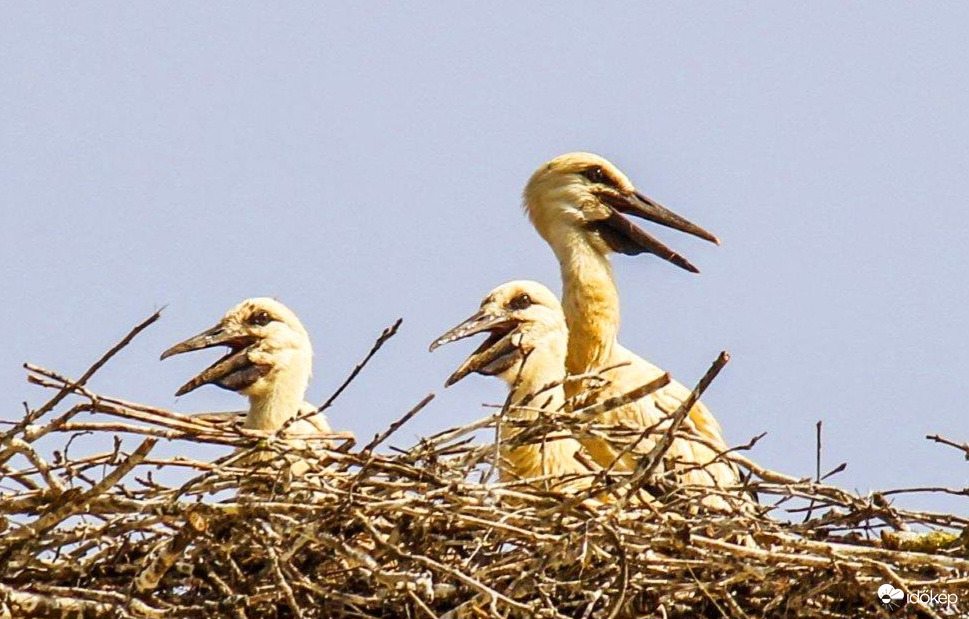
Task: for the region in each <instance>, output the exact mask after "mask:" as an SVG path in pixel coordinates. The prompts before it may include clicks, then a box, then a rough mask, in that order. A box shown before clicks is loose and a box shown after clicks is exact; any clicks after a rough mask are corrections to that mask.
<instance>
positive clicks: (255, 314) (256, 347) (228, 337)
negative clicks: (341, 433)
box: [161, 298, 331, 435]
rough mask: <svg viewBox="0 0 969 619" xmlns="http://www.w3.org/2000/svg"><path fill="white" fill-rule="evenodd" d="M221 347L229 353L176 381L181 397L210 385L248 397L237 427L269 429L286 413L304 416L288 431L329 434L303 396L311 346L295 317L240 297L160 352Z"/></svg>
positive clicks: (275, 305) (268, 302)
mask: <svg viewBox="0 0 969 619" xmlns="http://www.w3.org/2000/svg"><path fill="white" fill-rule="evenodd" d="M214 346H226V347H228V349H229V352H228V353H226V354H225V355H224V356H223V357H222V358H220V359H219V360H218V361H216V362H215V363H213V364H212V365H210V366H209V367H208V368H206V369H205V370H203V371H202V372H201V373H200V374H198V375H197V376H196V377H195V378H193V379H192V380H190V381H188V382H187V383H185V384H184V385H182V386H181V387H180V388H179V389H178V391H176V392H175V395H177V396H180V395H184V394H186V393H188V392H190V391H194V390H195V389H198V388H199V387H201V386H202V385H207V384H213V385H217V386H219V387H222V388H223V389H228V390H229V391H235V392H237V393H241V394H242V395H245V396H246V397H248V398H249V411H248V413H247V414H246V418H245V421H244V423H243V427H244V428H247V429H250V430H262V431H265V432H275V431H277V430H279V429H280V428H282V427H283V425H284V424H285V423H286V422H287V421H289V420H290V419H291V418H292V417H294V416H296V415H299V416H300V417H304V416H308V417H306V418H305V419H300V420H299V421H296V422H295V423H293V424H291V425H290V426H289V427H288V428H287V431H288V433H289V434H291V435H305V434H318V433H329V432H330V431H331V430H330V426H329V424H328V423H327V420H326V417H325V416H324V415H323V414H321V413H317V414H315V415H314V414H312V413H313V411H315V410H316V407H315V406H314V405H313V404H310V403H309V402H306V401H305V400H304V395H305V393H306V386H307V385H308V384H309V380H310V376H311V374H312V368H313V347H312V345H311V344H310V338H309V335H308V334H307V333H306V329H304V328H303V325H302V323H300V321H299V318H297V317H296V314H294V313H293V311H292V310H290V309H289V308H288V307H286V306H285V305H283V304H282V303H280V302H279V301H276V300H275V299H269V298H254V299H246V300H245V301H243V302H242V303H240V304H238V305H236V306H235V307H233V308H232V309H230V310H229V311H228V312H226V314H225V315H224V316H223V317H222V319H221V320H219V322H218V323H217V324H216V325H215V326H214V327H212V328H210V329H207V330H206V331H203V332H202V333H199V334H198V335H196V336H194V337H190V338H189V339H187V340H185V341H183V342H180V343H178V344H175V345H174V346H172V347H171V348H169V349H168V350H166V351H165V352H163V353H162V355H161V358H162V359H166V358H168V357H171V356H172V355H178V354H181V353H185V352H189V351H193V350H201V349H204V348H212V347H214Z"/></svg>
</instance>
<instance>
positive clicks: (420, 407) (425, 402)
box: [360, 393, 434, 453]
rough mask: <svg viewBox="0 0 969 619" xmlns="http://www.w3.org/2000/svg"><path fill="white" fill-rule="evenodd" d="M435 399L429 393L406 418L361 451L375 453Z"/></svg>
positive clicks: (405, 415) (408, 412)
mask: <svg viewBox="0 0 969 619" xmlns="http://www.w3.org/2000/svg"><path fill="white" fill-rule="evenodd" d="M433 399H434V394H433V393H429V394H427V395H426V396H424V399H422V400H421V401H420V402H418V403H417V404H415V405H414V407H413V408H411V409H410V410H409V411H407V412H406V413H404V416H403V417H401V418H400V419H398V420H397V421H395V422H393V423H392V424H390V427H388V428H387V429H386V430H385V431H384V432H382V433H380V434H378V435H376V436H375V437H374V439H373V440H372V441H370V442H369V443H367V444H366V445H365V446H364V447H363V449H361V450H360V451H361V452H363V453H369V452H371V451H373V450H374V449H375V448H376V447H377V446H378V445H380V444H381V443H383V442H384V441H386V440H387V439H388V438H390V436H391V435H392V434H393V433H394V432H396V431H397V430H399V429H400V427H401V426H402V425H404V424H405V423H407V422H408V421H410V420H411V419H412V418H413V417H414V415H416V414H417V413H419V412H421V410H423V408H424V407H425V406H427V405H428V404H430V403H431V400H433Z"/></svg>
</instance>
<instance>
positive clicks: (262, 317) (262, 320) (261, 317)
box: [246, 312, 273, 327]
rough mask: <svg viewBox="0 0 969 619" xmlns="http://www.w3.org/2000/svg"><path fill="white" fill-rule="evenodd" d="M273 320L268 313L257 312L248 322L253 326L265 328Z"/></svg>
mask: <svg viewBox="0 0 969 619" xmlns="http://www.w3.org/2000/svg"><path fill="white" fill-rule="evenodd" d="M272 320H273V319H272V316H270V315H269V313H268V312H256V313H255V314H253V315H252V316H250V317H249V320H247V321H246V322H248V323H249V324H251V325H256V326H258V327H265V326H266V325H268V324H269V323H270V322H272Z"/></svg>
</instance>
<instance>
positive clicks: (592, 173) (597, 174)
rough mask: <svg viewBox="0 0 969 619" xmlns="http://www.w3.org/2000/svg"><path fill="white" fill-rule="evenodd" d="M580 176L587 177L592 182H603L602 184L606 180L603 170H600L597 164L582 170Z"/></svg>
mask: <svg viewBox="0 0 969 619" xmlns="http://www.w3.org/2000/svg"><path fill="white" fill-rule="evenodd" d="M582 176H584V177H586V178H587V179H589V180H590V181H592V182H593V183H603V184H605V182H606V173H605V172H603V171H602V168H600V167H599V166H595V167H592V168H589V169H588V170H586V171H584V172H583V173H582Z"/></svg>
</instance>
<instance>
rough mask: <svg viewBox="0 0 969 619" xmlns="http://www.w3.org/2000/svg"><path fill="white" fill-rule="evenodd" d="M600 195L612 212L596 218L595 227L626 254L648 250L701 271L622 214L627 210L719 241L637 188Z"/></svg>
mask: <svg viewBox="0 0 969 619" xmlns="http://www.w3.org/2000/svg"><path fill="white" fill-rule="evenodd" d="M599 197H600V198H601V199H602V201H603V202H604V203H605V204H606V205H608V206H609V208H610V210H611V214H610V215H609V217H607V218H606V219H603V220H601V221H598V222H596V224H595V228H596V229H597V230H598V231H599V233H600V234H602V237H603V239H604V240H605V241H606V243H608V244H609V246H610V247H612V249H613V250H614V251H617V252H620V253H623V254H627V255H636V254H641V253H643V252H649V253H651V254H654V255H656V256H659V257H660V258H662V259H664V260H667V261H669V262H672V263H673V264H675V265H676V266H678V267H680V268H682V269H686V270H687V271H690V272H693V273H699V272H700V271H699V269H697V268H696V267H695V266H693V264H691V263H690V261H689V260H687V259H686V258H685V257H683V256H682V255H681V254H679V253H677V252H675V251H673V250H672V249H670V248H669V247H667V246H666V245H665V244H663V243H662V242H661V241H659V240H658V239H656V238H655V237H653V236H652V235H650V234H648V233H646V232H645V231H643V230H642V229H640V228H639V227H637V226H636V225H634V224H633V223H632V222H631V221H629V220H628V219H627V218H625V217H623V215H624V214H625V215H632V216H633V217H640V218H642V219H646V220H648V221H651V222H653V223H657V224H660V225H661V226H666V227H667V228H673V229H674V230H679V231H680V232H686V233H687V234H692V235H693V236H696V237H699V238H701V239H703V240H705V241H710V242H711V243H715V244H717V245H719V244H720V239H718V238H717V237H716V236H714V235H713V234H711V233H709V232H707V231H706V230H704V229H703V228H701V227H700V226H698V225H696V224H695V223H693V222H691V221H689V220H687V219H686V218H684V217H681V216H680V215H677V214H676V213H674V212H673V211H671V210H670V209H668V208H666V207H665V206H663V205H662V204H660V203H659V202H656V201H655V200H652V199H650V198H647V197H646V196H644V195H643V194H641V193H639V192H638V191H634V192H632V193H629V194H626V193H618V192H613V191H608V192H602V193H601V194H600V195H599Z"/></svg>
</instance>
